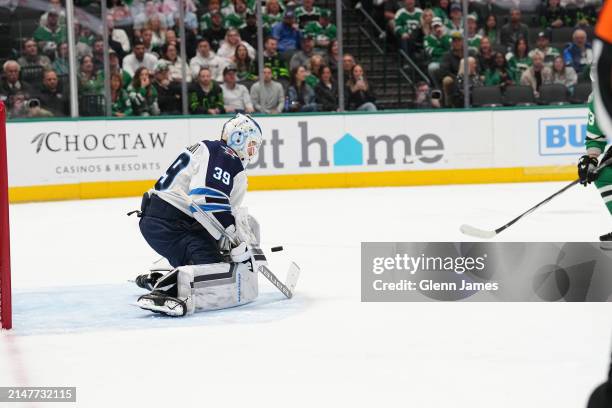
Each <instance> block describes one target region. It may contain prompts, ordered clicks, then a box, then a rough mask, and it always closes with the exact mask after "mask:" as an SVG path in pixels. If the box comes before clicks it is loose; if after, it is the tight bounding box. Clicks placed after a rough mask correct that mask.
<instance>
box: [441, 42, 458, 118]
mask: <svg viewBox="0 0 612 408" xmlns="http://www.w3.org/2000/svg"><path fill="white" fill-rule="evenodd" d="M451 39H452V40H451V49H450V51H448V52H447V53H446V54H444V56H443V57H442V60H441V61H440V71H439V76H440V78H442V88H443V90H444V101H445V103H446V105H447V106H451V104H452V95H453V90H454V88H455V80H456V78H457V73H458V72H459V63H460V62H461V60H462V59H463V36H462V35H461V32H460V31H455V32H453V33H452V34H451Z"/></svg>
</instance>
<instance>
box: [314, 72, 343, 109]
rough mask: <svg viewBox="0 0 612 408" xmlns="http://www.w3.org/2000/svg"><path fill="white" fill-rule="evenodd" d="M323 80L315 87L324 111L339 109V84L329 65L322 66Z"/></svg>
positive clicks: (316, 97) (317, 98)
mask: <svg viewBox="0 0 612 408" xmlns="http://www.w3.org/2000/svg"><path fill="white" fill-rule="evenodd" d="M320 79H321V80H320V81H319V83H318V84H317V86H316V87H315V89H314V91H315V99H316V101H317V105H318V107H319V110H320V111H322V112H336V111H337V110H338V85H337V84H336V81H334V78H333V76H332V70H331V68H330V67H328V66H327V65H324V66H322V67H321V78H320Z"/></svg>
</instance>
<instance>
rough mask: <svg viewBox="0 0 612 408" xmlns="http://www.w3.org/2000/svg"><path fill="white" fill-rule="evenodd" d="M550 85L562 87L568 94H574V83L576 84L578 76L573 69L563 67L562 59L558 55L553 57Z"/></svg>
mask: <svg viewBox="0 0 612 408" xmlns="http://www.w3.org/2000/svg"><path fill="white" fill-rule="evenodd" d="M552 83H553V84H561V85H564V86H565V87H566V88H567V90H568V91H569V93H570V94H573V93H574V88H575V87H576V83H578V75H577V74H576V71H574V68H572V67H570V66H565V61H563V57H562V56H560V55H558V56H557V57H555V60H554V61H553V65H552Z"/></svg>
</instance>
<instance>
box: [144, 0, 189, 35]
mask: <svg viewBox="0 0 612 408" xmlns="http://www.w3.org/2000/svg"><path fill="white" fill-rule="evenodd" d="M168 4H174V5H173V6H172V8H173V9H174V11H170V10H168V14H167V15H166V17H167V18H166V21H167V27H166V31H167V30H168V29H170V28H176V29H177V30H178V27H179V19H180V18H181V12H180V10H179V8H178V4H176V2H174V0H170V1H164V5H168ZM183 7H184V9H185V12H184V20H183V22H184V24H185V35H193V36H194V37H195V36H197V35H198V27H199V23H198V16H197V15H196V13H194V10H195V5H193V3H191V2H190V1H185V2H183ZM192 9H193V10H192ZM151 29H153V28H152V27H151ZM153 31H155V29H153Z"/></svg>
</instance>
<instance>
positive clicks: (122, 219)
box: [0, 183, 612, 408]
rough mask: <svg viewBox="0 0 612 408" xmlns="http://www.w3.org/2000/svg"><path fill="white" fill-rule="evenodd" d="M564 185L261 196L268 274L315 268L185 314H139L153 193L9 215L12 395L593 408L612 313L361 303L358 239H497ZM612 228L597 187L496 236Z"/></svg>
mask: <svg viewBox="0 0 612 408" xmlns="http://www.w3.org/2000/svg"><path fill="white" fill-rule="evenodd" d="M564 184H565V183H533V184H503V185H468V186H443V187H412V188H376V189H346V190H321V191H317V190H304V191H278V192H251V193H249V194H248V195H247V202H246V204H247V205H248V207H249V209H250V212H251V213H252V214H254V215H255V216H256V217H257V218H258V219H259V221H260V224H261V225H262V238H263V241H264V242H263V244H264V245H263V247H264V248H269V247H270V246H274V245H283V246H284V247H285V251H284V252H281V253H278V254H271V255H270V256H269V258H270V261H271V266H272V269H273V270H274V271H275V272H276V273H278V274H279V275H281V278H284V271H285V269H286V267H287V265H288V260H289V259H293V260H295V261H296V262H297V263H298V264H300V266H301V267H302V276H301V278H300V282H299V284H298V288H297V294H296V297H295V298H294V299H293V300H290V301H287V300H283V299H284V298H283V296H282V295H281V294H280V293H278V292H276V291H275V289H274V287H272V286H271V285H270V284H269V283H268V282H267V281H265V279H263V278H261V279H260V282H261V286H262V290H261V291H262V295H261V297H260V299H259V300H258V301H257V302H255V303H254V304H251V305H247V306H244V307H240V308H235V309H230V310H225V311H219V312H212V313H201V314H197V315H194V316H192V317H188V318H185V319H171V318H162V317H159V316H153V315H150V314H149V313H147V312H145V311H142V310H140V309H138V308H135V307H133V306H131V305H130V303H131V302H133V301H134V300H135V299H136V297H137V296H138V295H139V294H141V293H143V292H142V291H141V290H139V289H138V288H136V287H135V285H133V284H131V283H129V282H127V280H128V279H133V278H134V277H135V276H136V275H137V274H139V273H144V272H145V271H146V268H147V267H148V266H149V265H150V263H151V262H152V261H153V260H154V259H155V258H156V257H155V254H154V253H153V252H152V250H150V249H149V247H148V246H147V244H146V243H145V242H144V240H143V239H142V238H141V236H140V233H139V231H138V226H137V221H138V220H137V218H135V217H129V218H128V217H126V216H125V213H126V212H127V211H129V210H133V209H136V208H137V207H138V206H139V204H140V199H139V198H130V199H113V200H92V201H70V202H55V203H37V204H22V205H13V206H11V208H10V210H11V234H12V236H11V244H12V247H11V249H12V266H13V287H14V326H15V328H14V330H12V331H11V332H3V333H2V334H0V385H3V386H7V385H11V386H76V387H78V391H77V404H76V406H78V407H87V408H89V407H105V408H106V407H142V408H148V407H162V406H163V407H181V408H183V407H264V408H273V407H283V408H294V407H308V408H313V407H350V408H357V407H385V408H387V407H414V408H421V407H431V408H441V407H460V408H463V407H466V408H478V407H482V408H504V407H507V408H531V407H533V408H548V407H555V408H577V407H585V406H586V400H587V398H588V395H589V393H590V392H591V390H592V389H593V388H594V387H595V385H596V384H598V383H600V382H601V381H603V379H604V377H605V375H606V374H607V368H608V363H609V358H608V357H609V354H610V344H611V339H612V305H610V304H608V303H580V304H578V303H573V304H567V303H558V304H556V303H376V304H375V303H361V302H360V242H361V241H459V240H461V241H469V240H470V239H469V238H468V237H465V236H462V235H461V233H460V232H459V225H461V224H463V223H470V224H473V225H476V226H479V227H486V228H494V227H498V226H500V225H502V224H503V223H505V222H506V221H509V220H510V219H512V218H514V216H516V215H518V214H519V213H521V212H522V211H524V210H526V209H527V208H529V207H531V206H532V205H533V204H535V203H537V202H539V201H540V200H542V199H543V198H545V197H546V196H548V195H550V194H551V193H553V192H555V191H556V190H558V189H559V188H561V187H562V186H563V185H564ZM609 231H612V219H611V218H610V216H609V215H608V214H607V211H606V209H605V207H604V206H603V203H602V201H601V198H600V197H599V196H598V194H597V192H596V190H595V189H594V188H592V187H590V188H588V189H585V188H582V187H574V188H573V189H572V190H570V191H569V192H567V193H566V194H564V195H562V196H560V197H558V198H557V199H556V200H555V201H553V202H552V203H550V204H549V205H547V206H545V207H544V208H542V209H541V210H540V211H538V212H536V213H535V214H533V215H532V216H531V217H530V218H528V219H526V220H524V221H521V222H519V223H518V224H516V225H515V226H513V227H512V228H510V229H509V230H507V231H506V232H504V233H503V234H501V235H500V236H499V237H498V238H497V239H499V240H502V241H554V242H559V241H594V240H597V237H598V236H599V235H600V234H602V233H606V232H609ZM52 405H53V406H63V405H62V404H52ZM5 406H7V407H10V406H13V405H10V404H9V405H5ZM14 406H27V407H37V406H42V407H44V406H47V404H39V405H37V404H29V405H28V404H14ZM65 406H75V404H66V405H65Z"/></svg>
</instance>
